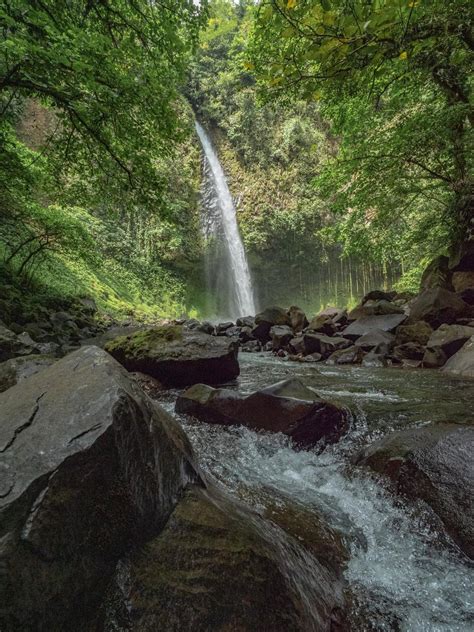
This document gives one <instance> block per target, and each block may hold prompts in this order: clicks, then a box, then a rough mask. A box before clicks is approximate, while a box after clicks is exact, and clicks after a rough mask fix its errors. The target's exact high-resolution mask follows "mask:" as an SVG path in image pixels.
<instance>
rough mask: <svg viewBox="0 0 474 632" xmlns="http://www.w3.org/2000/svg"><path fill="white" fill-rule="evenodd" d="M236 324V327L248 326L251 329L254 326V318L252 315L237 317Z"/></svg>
mask: <svg viewBox="0 0 474 632" xmlns="http://www.w3.org/2000/svg"><path fill="white" fill-rule="evenodd" d="M236 325H237V327H250V329H252V328H253V327H254V326H255V318H254V317H253V316H243V317H242V318H237V322H236Z"/></svg>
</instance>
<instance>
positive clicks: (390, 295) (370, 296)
mask: <svg viewBox="0 0 474 632" xmlns="http://www.w3.org/2000/svg"><path fill="white" fill-rule="evenodd" d="M396 295H397V293H396V292H384V291H383V290H372V291H371V292H368V293H367V294H366V295H365V296H364V298H363V299H362V301H361V303H362V305H364V304H365V303H367V301H388V302H390V301H393V299H394V298H395V296H396Z"/></svg>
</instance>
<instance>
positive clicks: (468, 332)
mask: <svg viewBox="0 0 474 632" xmlns="http://www.w3.org/2000/svg"><path fill="white" fill-rule="evenodd" d="M472 336H474V327H465V326H463V325H447V324H444V325H441V327H439V328H438V329H437V330H436V331H434V332H433V333H432V334H431V336H430V339H429V340H428V344H427V346H428V348H429V349H437V348H439V349H442V350H443V352H444V353H445V355H446V357H448V358H449V357H451V356H452V355H454V354H455V353H456V352H457V351H459V349H460V348H461V347H462V346H463V345H464V343H465V342H467V341H468V340H469V338H471V337H472Z"/></svg>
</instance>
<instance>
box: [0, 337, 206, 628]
mask: <svg viewBox="0 0 474 632" xmlns="http://www.w3.org/2000/svg"><path fill="white" fill-rule="evenodd" d="M0 450H1V452H2V460H1V464H0V468H1V472H0V474H1V475H0V539H1V541H2V547H1V550H0V568H1V569H2V571H1V573H0V594H1V595H2V608H1V610H0V628H1V629H2V630H5V632H11V631H14V630H15V631H16V630H22V631H25V632H33V631H36V630H52V631H56V630H57V631H59V630H72V629H74V630H79V629H86V628H85V626H82V625H81V617H87V616H88V614H90V613H91V612H92V611H94V609H95V607H96V606H97V605H98V603H99V601H100V599H101V595H102V592H103V589H104V585H105V582H106V581H107V578H108V577H111V576H112V574H113V571H114V568H115V565H116V563H117V561H118V559H119V558H120V557H122V556H123V555H124V554H125V553H126V552H127V551H128V549H129V548H130V546H131V544H132V543H133V544H137V543H139V542H141V541H143V540H145V539H147V538H149V537H153V536H154V535H155V534H156V533H157V532H158V531H159V529H160V528H162V527H163V525H164V523H165V522H166V520H167V518H168V516H169V514H170V513H171V511H172V509H173V508H174V506H175V504H176V502H177V499H178V498H179V495H180V493H181V491H182V490H183V489H184V487H185V486H186V484H187V483H188V481H197V480H199V478H198V475H197V474H196V470H195V468H194V466H193V464H192V456H191V454H190V448H189V446H188V444H187V440H186V437H185V435H184V434H183V432H182V430H181V429H180V427H179V426H178V425H177V424H176V422H174V420H173V419H172V418H171V417H170V416H169V415H167V414H166V413H165V412H164V411H163V410H162V409H160V408H158V407H157V406H156V405H155V404H154V403H153V402H152V401H151V400H150V399H149V398H147V397H146V395H145V394H144V393H143V392H142V391H141V389H140V388H138V386H137V385H136V384H134V382H133V380H131V379H130V377H129V376H128V375H127V373H126V372H125V371H124V370H123V369H122V368H121V367H120V365H119V364H118V363H117V362H115V360H113V358H111V357H110V356H109V355H108V354H107V353H105V352H104V351H102V350H100V349H99V348H98V347H83V348H82V349H80V350H79V351H78V352H76V353H74V354H71V355H69V356H67V357H66V358H63V359H62V360H59V361H58V362H56V363H55V364H53V365H52V366H51V367H49V368H46V369H44V370H43V371H41V372H40V373H37V374H35V375H33V376H31V377H30V378H28V379H27V380H24V381H22V382H20V383H19V384H17V385H16V386H13V387H12V388H10V389H8V390H7V391H5V392H4V393H2V394H0Z"/></svg>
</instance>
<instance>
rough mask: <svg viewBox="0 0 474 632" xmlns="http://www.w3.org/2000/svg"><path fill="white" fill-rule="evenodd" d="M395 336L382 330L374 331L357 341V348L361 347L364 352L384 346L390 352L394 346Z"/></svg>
mask: <svg viewBox="0 0 474 632" xmlns="http://www.w3.org/2000/svg"><path fill="white" fill-rule="evenodd" d="M394 342H395V336H394V335H393V334H391V333H388V332H387V331H383V330H382V329H373V330H372V331H369V332H367V333H366V334H364V335H363V336H361V337H360V338H358V339H357V340H356V343H355V344H356V346H357V347H361V348H362V349H363V350H364V351H370V350H371V349H374V348H375V347H379V346H380V345H383V346H384V348H386V349H387V352H388V350H389V349H390V348H391V347H392V346H393V344H394Z"/></svg>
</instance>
